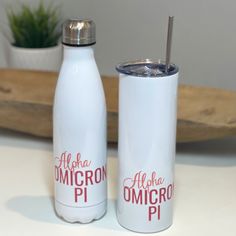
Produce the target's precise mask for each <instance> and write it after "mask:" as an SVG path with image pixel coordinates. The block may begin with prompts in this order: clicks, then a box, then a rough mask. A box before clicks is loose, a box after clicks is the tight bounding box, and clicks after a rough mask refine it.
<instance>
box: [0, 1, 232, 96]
mask: <svg viewBox="0 0 236 236" xmlns="http://www.w3.org/2000/svg"><path fill="white" fill-rule="evenodd" d="M19 2H28V3H30V4H32V5H35V4H37V3H38V0H31V1H29V0H8V1H7V0H5V1H3V0H0V25H1V27H2V28H5V27H6V25H7V20H6V15H5V7H6V6H7V5H13V6H14V7H15V6H16V7H17V5H18V4H19ZM45 2H46V3H47V2H52V0H51V1H50V0H45ZM54 2H55V3H56V4H61V7H62V9H61V12H62V19H65V18H69V17H85V18H88V17H91V18H92V19H94V20H95V22H96V25H97V45H96V47H95V50H96V51H95V55H96V59H97V64H98V66H99V69H100V72H101V73H102V74H107V75H112V74H116V71H115V70H114V67H115V65H116V64H117V63H118V62H120V61H124V60H132V59H138V58H152V59H158V58H162V59H164V57H165V43H166V30H167V20H168V15H174V16H175V24H174V35H173V51H172V61H173V62H174V63H176V64H177V65H179V67H180V70H181V79H180V81H181V82H182V83H186V84H194V85H205V86H212V87H221V88H226V89H234V90H236V76H235V74H236V70H235V68H236V65H235V59H236V18H235V16H236V2H235V1H234V0H224V1H221V0H178V1H177V0H173V1H170V0H66V1H62V0H61V1H54ZM3 48H4V44H3V39H2V38H1V39H0V67H3V66H5V60H4V50H3ZM199 96H200V95H199Z"/></svg>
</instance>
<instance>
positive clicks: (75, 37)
mask: <svg viewBox="0 0 236 236" xmlns="http://www.w3.org/2000/svg"><path fill="white" fill-rule="evenodd" d="M62 43H63V44H65V45H70V46H88V45H92V44H95V43H96V27H95V23H94V22H93V21H92V20H90V19H69V20H67V21H65V22H64V24H63V29H62Z"/></svg>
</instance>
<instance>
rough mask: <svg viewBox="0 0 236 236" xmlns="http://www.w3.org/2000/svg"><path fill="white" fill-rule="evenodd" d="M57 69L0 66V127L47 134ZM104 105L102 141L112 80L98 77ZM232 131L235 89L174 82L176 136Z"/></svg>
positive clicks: (113, 92) (111, 134)
mask: <svg viewBox="0 0 236 236" xmlns="http://www.w3.org/2000/svg"><path fill="white" fill-rule="evenodd" d="M57 76H58V75H57V73H54V72H39V71H38V72H37V71H26V70H11V69H0V127H2V128H7V129H11V130H16V131H20V132H24V133H28V134H32V135H36V136H40V137H52V104H53V96H54V90H55V85H56V80H57ZM102 81H103V85H104V90H105V95H106V101H107V110H108V141H110V142H117V135H118V134H117V126H118V125H117V123H118V79H117V78H115V77H109V76H103V78H102ZM235 134H236V92H233V91H225V90H221V89H213V88H205V87H193V86H186V85H181V86H179V100H178V123H177V141H178V142H190V141H200V140H208V139H214V138H221V137H226V136H232V135H235Z"/></svg>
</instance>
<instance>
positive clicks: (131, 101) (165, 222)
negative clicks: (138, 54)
mask: <svg viewBox="0 0 236 236" xmlns="http://www.w3.org/2000/svg"><path fill="white" fill-rule="evenodd" d="M116 69H117V71H118V72H119V73H120V78H119V146H118V156H119V181H118V182H119V184H118V202H117V218H118V221H119V223H120V224H121V225H122V226H123V227H125V228H127V229H129V230H132V231H136V232H143V233H152V232H157V231H161V230H164V229H166V228H168V227H169V226H171V224H172V219H173V192H174V161H175V143H176V105H177V88H178V67H177V66H176V65H174V64H171V65H170V67H169V70H168V73H165V64H164V63H163V62H160V61H159V62H152V61H151V60H147V59H146V60H142V61H134V62H126V63H122V64H119V65H118V66H117V67H116Z"/></svg>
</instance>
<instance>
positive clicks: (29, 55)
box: [5, 43, 62, 71]
mask: <svg viewBox="0 0 236 236" xmlns="http://www.w3.org/2000/svg"><path fill="white" fill-rule="evenodd" d="M5 49H6V60H7V66H8V67H10V68H19V69H31V70H44V71H58V70H59V68H60V66H61V62H62V45H61V43H60V44H58V45H57V46H55V47H48V48H20V47H15V46H13V45H11V44H9V45H8V47H7V48H5Z"/></svg>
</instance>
